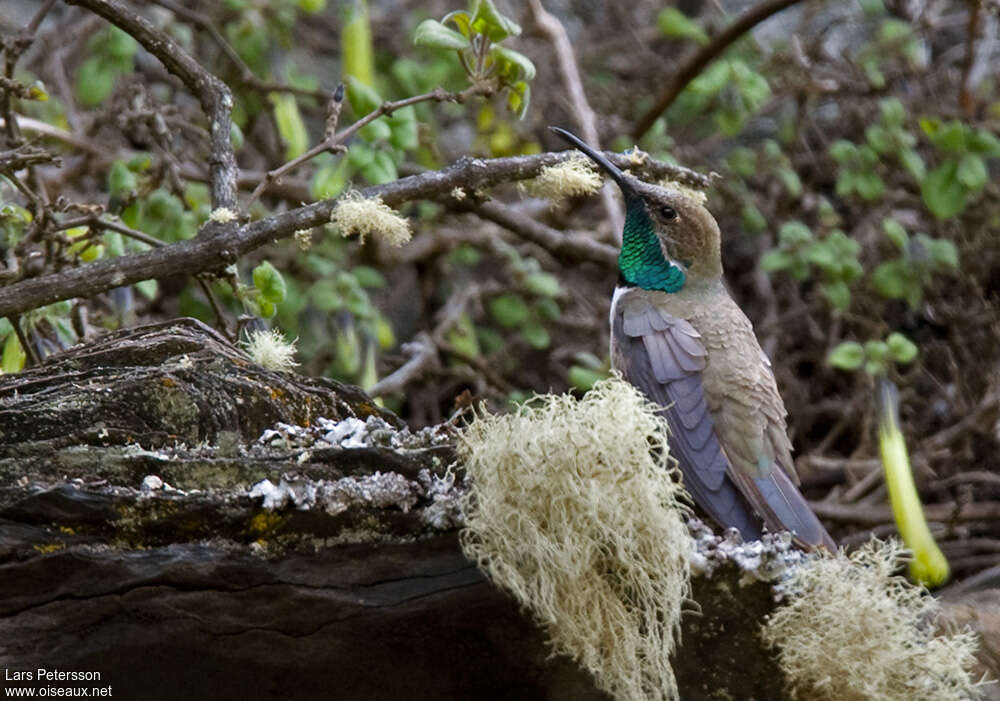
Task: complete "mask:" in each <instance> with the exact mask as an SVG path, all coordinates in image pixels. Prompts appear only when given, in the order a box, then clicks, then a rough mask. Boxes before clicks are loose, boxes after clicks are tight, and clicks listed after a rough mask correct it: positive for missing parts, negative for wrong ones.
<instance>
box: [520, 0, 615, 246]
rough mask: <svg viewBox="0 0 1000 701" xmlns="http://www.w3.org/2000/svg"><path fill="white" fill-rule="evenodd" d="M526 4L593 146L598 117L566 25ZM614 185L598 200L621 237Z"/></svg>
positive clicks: (537, 3) (534, 3)
mask: <svg viewBox="0 0 1000 701" xmlns="http://www.w3.org/2000/svg"><path fill="white" fill-rule="evenodd" d="M528 7H529V9H530V10H531V16H532V19H533V20H534V22H535V25H536V26H537V27H538V30H539V31H540V32H541V33H542V34H543V35H545V37H546V38H547V39H548V40H549V43H550V44H552V50H553V51H554V52H555V55H556V66H557V67H558V69H559V76H560V77H561V78H562V82H563V86H564V87H565V88H566V94H567V95H568V96H569V103H570V106H571V107H572V111H573V115H574V116H575V117H576V121H577V123H578V124H579V125H580V131H581V133H582V134H583V140H584V141H586V142H587V143H589V144H590V145H591V146H593V147H594V148H597V147H598V145H599V144H600V142H601V140H600V136H599V135H598V133H597V120H596V119H595V117H594V110H593V109H592V108H591V107H590V103H589V102H588V101H587V94H586V92H585V91H584V89H583V81H582V80H581V79H580V68H579V66H578V64H577V61H576V55H575V53H574V51H573V44H572V42H570V40H569V35H568V34H567V33H566V28H565V27H564V26H563V24H562V22H560V21H559V18H557V17H556V16H555V15H553V14H552V13H550V12H547V11H546V10H545V8H544V7H543V6H542V2H541V0H529V2H528ZM613 188H614V186H613V185H612V184H611V183H605V185H604V187H603V188H602V190H601V203H602V204H603V206H604V212H605V214H606V215H607V217H608V220H609V221H610V222H611V227H612V230H613V231H614V232H615V235H616V237H618V238H619V239H620V238H621V232H622V227H623V226H624V222H625V219H624V216H623V215H622V210H621V207H620V206H619V205H618V202H617V200H615V198H614V196H613V195H612V190H613Z"/></svg>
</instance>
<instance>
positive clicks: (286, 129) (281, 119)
mask: <svg viewBox="0 0 1000 701" xmlns="http://www.w3.org/2000/svg"><path fill="white" fill-rule="evenodd" d="M269 97H270V100H271V104H272V105H273V106H274V121H275V124H277V126H278V134H279V135H280V136H281V140H282V141H283V142H284V144H285V160H289V161H290V160H292V159H293V158H296V157H298V156H301V155H302V154H303V153H305V152H306V149H308V148H309V132H308V131H306V124H305V122H304V121H303V120H302V113H301V112H299V103H298V102H296V100H295V96H294V95H292V94H289V93H271V95H270V96H269Z"/></svg>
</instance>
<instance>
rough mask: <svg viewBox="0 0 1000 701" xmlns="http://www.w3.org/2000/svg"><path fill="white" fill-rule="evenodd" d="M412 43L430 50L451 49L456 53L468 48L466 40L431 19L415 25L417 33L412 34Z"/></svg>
mask: <svg viewBox="0 0 1000 701" xmlns="http://www.w3.org/2000/svg"><path fill="white" fill-rule="evenodd" d="M452 14H454V13H452ZM463 14H465V13H463ZM445 19H447V17H446V18H445ZM413 43H414V44H416V45H417V46H426V47H429V48H431V49H451V50H456V51H461V50H462V49H465V48H468V46H469V40H468V39H466V38H465V37H464V36H462V35H461V34H459V33H458V32H456V31H455V30H453V29H448V27H446V26H444V25H443V24H441V23H440V22H438V21H437V20H433V19H425V20H424V21H423V22H421V23H420V24H419V25H417V31H415V32H414V33H413Z"/></svg>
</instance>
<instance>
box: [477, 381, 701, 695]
mask: <svg viewBox="0 0 1000 701" xmlns="http://www.w3.org/2000/svg"><path fill="white" fill-rule="evenodd" d="M459 453H460V456H461V458H462V459H463V461H464V463H465V468H466V471H467V474H468V476H469V483H470V485H471V489H470V492H469V494H468V495H467V496H466V498H465V500H464V503H463V509H464V513H465V521H466V530H465V531H463V533H462V545H463V548H464V550H465V553H466V555H467V556H468V557H469V558H470V559H473V560H475V561H476V562H477V563H479V566H480V567H481V568H482V569H483V571H484V572H485V573H486V574H487V576H489V578H490V579H491V580H492V581H493V582H495V583H496V584H497V585H499V586H501V587H503V588H504V589H506V590H507V591H509V592H510V593H511V594H512V595H513V596H514V597H515V598H516V599H517V600H518V601H519V602H521V603H522V604H523V605H524V606H526V607H527V608H528V609H530V610H531V611H532V613H533V614H534V616H535V618H536V619H537V620H538V621H539V622H540V623H541V624H542V625H543V626H544V627H545V629H546V631H547V632H548V635H549V638H550V641H551V644H552V646H553V648H554V649H555V650H556V651H558V652H560V653H564V654H567V655H569V656H571V657H573V658H574V659H575V660H577V661H578V662H579V663H580V664H581V665H582V666H584V667H585V668H586V669H588V670H589V671H590V672H591V673H592V674H593V675H594V678H595V680H596V682H597V684H598V686H599V687H600V688H601V689H603V690H604V691H606V692H608V693H609V694H611V695H612V696H613V697H614V698H616V699H623V700H624V699H636V700H638V699H674V698H677V684H676V681H675V679H674V675H673V671H672V669H671V667H670V661H669V660H670V653H671V651H672V650H673V647H674V634H675V632H676V630H677V627H678V625H679V621H680V615H681V605H682V603H683V602H684V600H685V599H686V598H687V596H688V593H689V564H688V553H689V552H690V550H691V547H692V544H691V537H690V534H689V532H688V529H687V526H686V525H685V517H686V513H687V509H686V507H684V506H683V505H682V502H681V499H682V498H683V496H682V495H683V488H682V487H681V486H680V481H679V477H678V475H677V474H676V470H675V468H674V466H673V463H672V461H671V459H670V458H669V455H668V451H667V433H666V426H665V423H664V422H663V420H662V419H660V418H658V417H657V416H656V414H655V413H654V408H653V407H652V406H651V405H650V404H649V403H648V402H647V401H646V400H645V399H643V398H642V396H641V395H640V394H639V393H638V391H637V390H636V389H635V388H634V387H632V386H631V385H628V384H626V383H625V382H623V381H622V380H621V379H619V378H612V379H610V380H605V381H602V382H599V383H597V384H596V385H595V386H594V389H592V390H591V391H590V392H588V393H587V395H586V397H584V398H583V399H582V400H577V399H575V398H573V397H571V396H568V395H559V396H554V395H549V396H543V397H538V398H536V399H535V400H533V401H531V402H529V403H528V404H526V405H522V406H521V407H520V408H519V409H518V410H517V412H516V413H514V414H511V415H507V416H494V415H489V414H484V415H479V416H477V417H476V419H475V420H474V421H473V422H472V424H471V425H470V426H469V427H468V428H467V429H466V430H465V431H464V433H463V436H462V440H461V441H460V445H459Z"/></svg>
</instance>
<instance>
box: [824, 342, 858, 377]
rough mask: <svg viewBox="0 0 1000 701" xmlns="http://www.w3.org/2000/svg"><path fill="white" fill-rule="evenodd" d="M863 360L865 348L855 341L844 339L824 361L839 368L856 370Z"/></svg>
mask: <svg viewBox="0 0 1000 701" xmlns="http://www.w3.org/2000/svg"><path fill="white" fill-rule="evenodd" d="M864 361H865V349H864V348H863V347H862V346H861V344H860V343H857V342H856V341H844V342H843V343H841V344H840V345H838V346H837V347H836V348H834V349H833V350H832V351H830V355H828V356H827V358H826V362H827V364H829V365H832V366H833V367H835V368H840V369H841V370H857V369H858V368H860V367H861V364H862V363H863V362H864Z"/></svg>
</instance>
